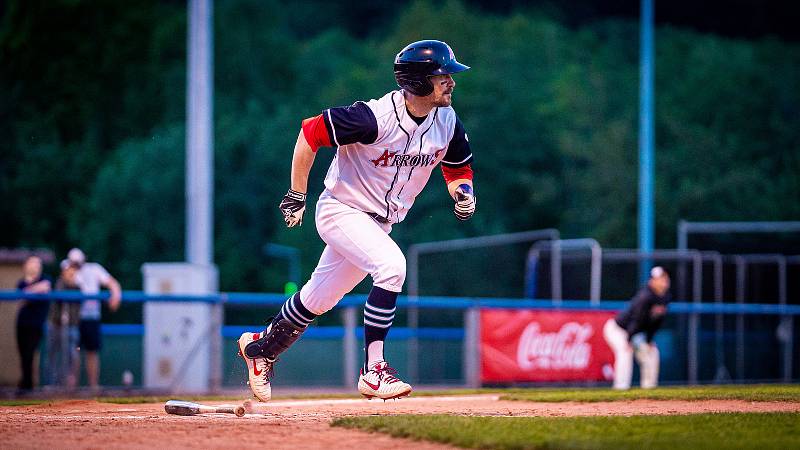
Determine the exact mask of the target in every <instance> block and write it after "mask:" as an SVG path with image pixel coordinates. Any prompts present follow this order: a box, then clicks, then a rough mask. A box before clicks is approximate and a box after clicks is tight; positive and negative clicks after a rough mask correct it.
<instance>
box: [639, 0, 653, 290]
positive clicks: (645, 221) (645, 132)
mask: <svg viewBox="0 0 800 450" xmlns="http://www.w3.org/2000/svg"><path fill="white" fill-rule="evenodd" d="M653 2H654V0H642V2H641V10H642V11H641V24H640V28H641V42H640V65H641V74H640V76H641V78H640V82H639V250H641V251H643V252H650V251H652V250H653V241H654V239H653V235H654V231H653V221H654V219H653V216H654V213H653V166H654V161H653V160H654V146H655V127H654V125H653V71H654V64H655V62H654V60H655V58H654V56H653ZM649 265H650V262H649V261H645V262H643V264H642V265H641V281H642V282H645V281H646V280H647V279H648V278H649V277H648V271H649V270H650V267H649Z"/></svg>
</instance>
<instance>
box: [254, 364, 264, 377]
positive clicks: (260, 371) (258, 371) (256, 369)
mask: <svg viewBox="0 0 800 450" xmlns="http://www.w3.org/2000/svg"><path fill="white" fill-rule="evenodd" d="M262 372H264V371H263V370H258V365H257V364H256V362H255V361H253V375H255V376H259V375H261V373H262Z"/></svg>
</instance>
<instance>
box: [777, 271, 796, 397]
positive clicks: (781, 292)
mask: <svg viewBox="0 0 800 450" xmlns="http://www.w3.org/2000/svg"><path fill="white" fill-rule="evenodd" d="M778 302H779V303H780V304H781V305H783V306H785V305H786V258H785V257H783V256H780V257H779V258H778ZM793 325H794V324H793V323H792V316H789V315H784V316H783V317H781V325H780V326H781V328H782V329H783V330H784V331H785V334H783V335H782V337H783V382H784V383H789V382H790V381H792V345H793V342H792V332H793V330H792V328H793Z"/></svg>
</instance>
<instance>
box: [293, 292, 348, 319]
mask: <svg viewBox="0 0 800 450" xmlns="http://www.w3.org/2000/svg"><path fill="white" fill-rule="evenodd" d="M342 297H344V294H342V293H340V292H338V291H335V292H334V289H307V288H306V287H305V286H303V289H302V290H301V291H300V301H301V302H302V303H303V306H305V307H306V309H308V310H309V311H311V312H312V313H314V314H316V315H318V316H321V315H322V314H325V313H326V312H328V311H330V310H331V309H333V307H334V306H336V304H337V303H339V300H341V299H342Z"/></svg>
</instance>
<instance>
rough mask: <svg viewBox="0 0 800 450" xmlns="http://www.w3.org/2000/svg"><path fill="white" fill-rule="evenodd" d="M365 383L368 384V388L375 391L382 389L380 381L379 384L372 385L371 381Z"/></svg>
mask: <svg viewBox="0 0 800 450" xmlns="http://www.w3.org/2000/svg"><path fill="white" fill-rule="evenodd" d="M364 383H366V385H367V386H369V387H371V388H372V389H374V390H376V391H377V390H378V388H379V387H381V382H380V381H378V384H372V383H370V382H369V381H367V380H364Z"/></svg>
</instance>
